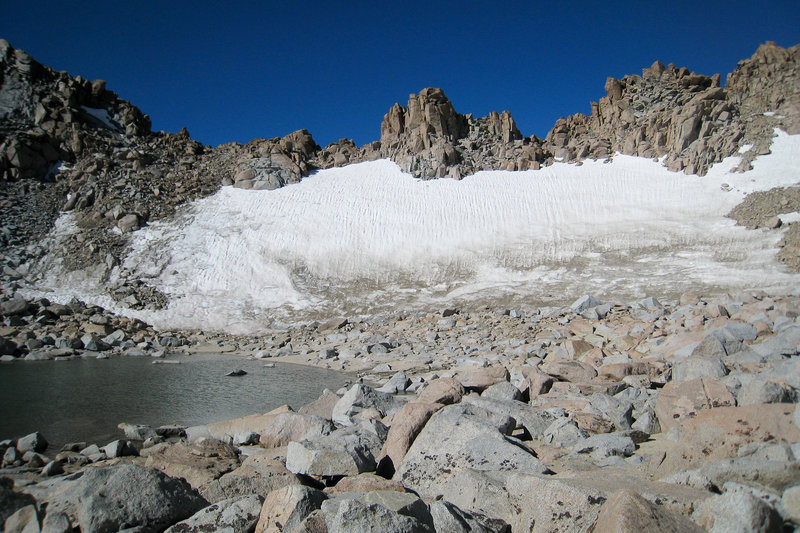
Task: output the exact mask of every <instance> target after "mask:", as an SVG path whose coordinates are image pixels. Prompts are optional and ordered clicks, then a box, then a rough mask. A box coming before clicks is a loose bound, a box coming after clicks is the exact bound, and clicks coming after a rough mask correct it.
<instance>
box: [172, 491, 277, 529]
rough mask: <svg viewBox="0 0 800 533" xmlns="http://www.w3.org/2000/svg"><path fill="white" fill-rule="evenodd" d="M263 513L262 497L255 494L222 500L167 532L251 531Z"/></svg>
mask: <svg viewBox="0 0 800 533" xmlns="http://www.w3.org/2000/svg"><path fill="white" fill-rule="evenodd" d="M260 515H261V498H259V497H258V496H256V495H255V494H251V495H249V496H239V497H236V498H231V499H229V500H222V501H220V502H217V503H215V504H213V505H209V506H208V507H206V508H204V509H201V510H200V511H198V512H197V513H195V514H194V515H192V516H190V517H189V518H187V519H186V520H183V521H181V522H178V523H177V524H175V525H174V526H172V527H170V528H169V529H167V531H166V532H165V533H205V532H207V531H225V532H226V533H250V532H251V531H253V529H255V527H256V524H257V523H258V518H259V516H260Z"/></svg>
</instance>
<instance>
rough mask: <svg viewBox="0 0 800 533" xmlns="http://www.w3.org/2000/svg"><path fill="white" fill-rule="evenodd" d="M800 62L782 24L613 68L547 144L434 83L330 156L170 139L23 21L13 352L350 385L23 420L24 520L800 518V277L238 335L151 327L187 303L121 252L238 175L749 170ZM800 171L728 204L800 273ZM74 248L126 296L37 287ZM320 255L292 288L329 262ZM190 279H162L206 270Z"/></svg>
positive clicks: (798, 81) (525, 526) (8, 527)
mask: <svg viewBox="0 0 800 533" xmlns="http://www.w3.org/2000/svg"><path fill="white" fill-rule="evenodd" d="M798 62H800V45H797V46H794V47H792V48H788V49H784V48H781V47H778V46H776V45H775V44H774V43H767V44H765V45H762V46H761V47H759V48H758V50H757V51H756V52H755V54H754V55H753V56H752V57H751V58H749V59H746V60H743V61H741V62H740V63H739V64H738V66H737V67H736V69H735V70H734V71H733V72H732V73H730V74H729V75H728V76H727V81H726V83H725V86H724V87H723V86H722V77H721V75H719V74H715V75H714V76H710V77H709V76H705V75H701V74H697V73H694V72H692V71H690V70H689V69H687V68H683V67H682V68H678V67H676V66H674V65H672V64H670V65H664V64H663V63H661V62H658V61H656V62H655V63H653V64H652V66H650V67H648V68H645V69H644V70H643V71H642V74H641V75H632V76H625V77H624V78H622V79H615V78H609V79H608V80H607V82H606V84H605V91H606V95H605V96H603V97H602V98H599V100H598V102H593V103H592V104H591V112H590V114H576V115H572V116H569V117H566V118H562V119H560V120H559V121H558V122H557V123H556V124H555V125H554V127H553V129H552V130H551V131H550V132H549V133H548V134H547V136H546V137H545V138H544V139H540V138H538V137H536V136H529V137H525V136H524V135H523V134H522V132H520V130H519V128H518V127H517V126H516V124H515V122H514V119H513V118H512V116H511V113H510V112H508V111H503V112H502V113H499V112H492V113H490V114H489V115H487V116H485V117H479V118H475V117H474V116H472V115H470V114H461V113H459V112H457V111H456V109H455V106H454V104H453V103H452V102H451V101H450V100H449V99H448V98H447V97H446V95H445V93H444V91H443V90H442V89H439V88H426V89H423V90H421V91H420V92H419V93H418V94H412V95H410V97H409V100H408V103H407V105H405V106H403V105H401V104H399V103H397V104H394V105H393V106H392V107H391V108H389V111H388V112H387V113H386V115H385V116H384V117H383V122H382V123H381V128H380V139H378V140H376V141H374V142H372V143H368V144H367V145H365V146H361V147H359V146H357V145H355V143H354V142H352V141H350V140H347V139H342V140H340V141H338V142H336V143H333V144H330V145H329V146H326V147H324V148H321V147H320V146H318V145H317V143H316V142H315V141H314V139H313V137H312V135H311V134H310V133H309V132H308V131H306V130H299V131H296V132H293V133H290V134H288V135H286V136H284V137H280V138H272V139H255V140H253V141H251V142H249V143H247V144H245V145H240V144H237V143H230V144H225V145H221V146H217V147H209V146H204V145H202V144H201V143H199V142H196V141H194V140H192V138H191V136H190V135H189V133H188V131H186V130H185V129H184V130H182V131H181V132H179V133H176V134H172V133H164V132H153V131H151V123H150V120H149V118H148V117H147V115H145V114H144V113H142V112H141V111H140V110H139V109H137V108H136V107H134V106H133V105H132V104H130V103H128V102H126V101H124V100H122V99H121V98H119V97H118V96H117V95H116V94H115V93H113V92H111V91H110V90H108V89H107V88H106V83H105V82H103V81H102V80H97V81H92V82H90V81H88V80H84V79H82V78H80V77H72V76H70V75H69V74H67V73H64V72H56V71H54V70H52V69H50V68H48V67H46V66H44V65H41V64H40V63H38V62H37V61H36V60H35V59H33V58H32V57H31V56H30V55H28V54H27V53H25V52H23V51H21V50H17V49H14V48H13V47H12V46H11V45H10V44H9V43H8V42H6V41H2V40H0V212H1V213H2V217H1V218H0V266H2V271H0V318H1V319H2V324H0V364H2V365H36V364H39V365H58V364H71V363H63V362H58V363H57V362H56V361H74V360H77V359H80V358H88V357H92V358H110V359H114V358H117V357H120V358H121V357H143V356H151V357H153V358H154V361H155V362H157V363H160V364H168V363H178V362H180V361H181V359H180V358H181V357H191V356H192V355H194V354H209V353H216V354H225V356H226V357H231V358H233V357H247V358H251V359H253V360H258V361H262V362H263V364H264V367H265V368H273V367H274V366H275V365H276V364H282V363H294V364H303V365H312V366H318V367H321V368H326V369H331V370H336V371H340V372H344V373H347V374H349V375H350V376H351V385H350V386H348V387H345V388H342V389H340V390H338V391H330V390H325V391H323V392H322V393H321V395H320V397H319V398H318V399H317V400H316V401H314V402H312V403H309V404H307V405H304V406H289V405H284V406H282V407H279V408H277V409H274V410H272V411H269V412H266V413H254V414H251V415H249V416H245V417H242V418H236V419H231V420H221V421H213V422H212V421H209V422H208V423H206V424H203V425H198V426H191V427H185V426H182V425H175V424H167V425H161V426H158V425H153V426H150V425H143V424H134V423H127V422H125V421H120V422H121V423H120V425H119V431H120V434H119V435H118V437H119V438H117V439H115V440H113V441H111V442H96V443H92V442H74V443H68V444H66V445H65V446H64V447H63V448H62V449H56V450H54V449H49V444H48V439H47V438H46V435H45V434H44V433H46V432H45V431H42V432H41V433H40V432H32V433H30V434H28V435H0V437H4V438H5V437H8V438H5V440H0V524H2V526H3V531H7V532H11V531H48V532H69V531H77V530H80V531H93V532H94V531H97V532H105V531H170V532H200V531H234V532H243V533H244V532H253V531H255V532H258V533H261V532H284V533H289V532H297V533H301V532H307V533H311V532H319V533H324V532H331V533H336V532H341V533H345V532H361V531H409V532H411V531H414V532H417V531H419V532H447V533H458V532H465V533H466V532H515V533H516V532H578V531H594V532H604V531H609V532H610V531H622V532H626V531H629V532H634V531H637V532H638V531H675V532H678V531H681V532H683V531H689V532H692V531H710V532H729V531H743V532H744V531H764V532H777V531H790V530H795V529H797V528H800V460H799V459H800V407H798V406H797V404H798V401H799V400H800V290H799V289H797V288H796V287H789V288H786V287H782V288H778V289H769V290H767V289H765V288H764V287H750V288H748V290H743V291H736V292H733V291H732V292H731V293H729V294H714V295H706V294H702V293H699V292H697V291H688V292H685V293H683V294H681V295H679V296H675V297H665V296H662V295H649V296H646V297H644V295H642V297H638V298H636V299H634V300H621V299H618V298H606V297H603V296H601V295H597V294H586V295H583V296H580V295H562V296H563V297H564V298H567V299H568V301H569V303H568V304H567V305H548V306H543V305H530V306H519V307H513V308H511V307H504V306H500V305H494V304H493V305H486V302H481V301H480V300H478V301H470V303H469V305H467V304H465V305H453V306H448V307H444V308H440V309H437V310H430V309H428V310H420V309H400V308H393V309H391V311H387V312H384V313H381V314H365V313H361V314H359V313H353V314H352V315H350V316H328V317H326V319H325V320H310V319H309V320H307V321H304V322H298V323H292V324H283V325H280V324H279V325H277V326H276V325H275V324H273V326H272V327H271V328H270V329H269V330H264V331H261V332H259V333H258V334H252V335H237V334H235V332H231V331H196V330H177V329H174V328H160V329H159V328H155V327H153V326H152V325H150V324H147V323H146V322H145V321H143V320H140V319H136V318H134V317H133V313H134V312H135V311H139V310H142V309H153V308H159V307H161V308H168V307H169V306H170V305H171V303H172V300H171V299H172V298H175V297H180V295H177V296H176V295H175V294H171V293H170V287H169V286H166V287H165V286H160V287H159V286H156V285H153V284H150V283H147V282H146V281H145V280H143V279H142V276H140V275H139V274H134V273H133V272H132V270H133V269H134V268H135V266H134V267H131V266H130V265H126V263H125V260H126V258H127V257H128V256H129V254H130V253H131V247H132V243H133V240H132V239H133V237H134V236H136V235H141V234H143V233H145V232H146V231H147V229H148V228H153V227H158V226H159V224H166V223H169V222H174V221H175V220H176V219H177V218H178V217H177V216H176V215H178V214H179V210H180V209H184V207H187V206H195V208H196V206H197V205H200V204H198V203H197V202H196V201H198V200H200V199H202V198H205V197H209V196H211V195H214V194H216V193H218V191H220V189H221V188H222V187H226V189H224V190H225V191H228V192H231V191H233V194H236V195H257V194H281V193H283V192H286V191H287V190H288V189H284V190H283V191H274V190H276V189H280V188H282V187H287V186H297V187H302V186H303V185H304V184H306V183H309V182H311V181H312V179H315V178H312V179H309V180H306V178H308V177H309V176H311V175H312V174H313V173H315V172H316V171H318V170H323V169H332V168H339V167H345V166H347V165H351V164H356V163H365V162H368V161H374V160H378V159H390V160H391V161H393V162H394V163H395V164H396V165H397V166H398V167H399V168H400V169H401V170H403V171H404V172H406V173H408V174H411V175H412V176H413V177H415V178H419V179H420V180H430V179H436V178H445V179H461V178H465V177H468V176H472V175H474V174H476V173H478V172H479V171H483V170H503V171H537V170H539V171H541V169H542V168H543V167H547V166H550V165H554V164H555V163H559V164H566V163H571V164H573V165H576V166H577V165H585V166H587V167H588V166H590V165H598V166H604V163H601V162H599V161H597V162H589V160H603V161H606V162H612V160H613V159H614V158H615V157H622V156H636V157H639V158H647V159H649V160H656V161H657V162H659V163H660V164H662V165H664V166H666V167H667V168H668V169H669V170H672V171H677V172H684V173H685V174H689V175H694V176H696V175H701V176H702V175H706V174H707V173H708V172H709V171H710V170H711V167H712V166H713V165H715V164H716V163H720V162H723V160H726V158H729V157H730V156H734V155H735V156H737V157H738V158H739V159H738V161H736V162H735V163H733V164H732V165H731V168H730V170H731V171H732V172H736V173H742V172H748V171H749V170H750V169H751V167H753V166H754V165H758V163H759V157H762V156H767V155H768V154H769V153H770V152H771V150H772V148H773V147H774V146H776V145H775V144H774V143H775V142H776V141H775V138H777V137H781V136H782V137H781V138H784V137H786V136H791V135H797V134H800V64H799V63H798ZM776 130H777V131H776ZM620 154H621V155H620ZM637 161H638V160H637ZM368 164H373V163H368ZM649 164H650V163H649ZM375 168H377V167H375ZM770 168H772V167H770ZM768 170H769V169H768ZM531 173H535V172H531ZM531 173H528V174H526V175H529V174H531ZM670 175H671V174H670ZM736 175H740V174H736ZM709 176H711V174H708V175H706V178H708V177H709ZM726 176H727V174H726ZM743 176H745V177H746V176H748V175H747V174H743ZM410 179H411V178H409V180H410ZM687 179H688V177H687ZM792 179H793V180H794V182H793V184H789V185H786V186H781V187H774V188H769V189H766V188H765V190H753V191H751V192H752V194H749V195H748V196H746V197H744V194H743V195H742V197H743V198H744V201H742V202H741V203H739V205H738V206H735V207H733V209H732V210H731V211H730V213H729V217H730V218H731V219H732V220H735V221H736V223H737V224H739V225H741V226H743V227H740V228H733V225H734V222H733V221H729V220H726V222H730V224H728V225H726V227H728V226H730V227H731V228H733V230H736V231H740V232H741V234H745V232H756V231H757V232H761V233H759V235H762V234H763V235H767V236H768V237H769V238H771V239H772V242H774V243H777V245H778V246H779V247H780V250H779V251H777V255H778V258H779V260H780V261H782V262H783V263H784V264H785V265H786V266H787V267H788V268H787V272H789V271H790V270H794V271H797V270H798V269H800V259H799V257H800V254H798V250H800V224H798V222H799V221H800V218H798V215H797V213H798V212H800V192H798V187H797V183H798V181H800V175H798V176H797V177H796V178H792ZM304 180H305V181H304ZM301 182H302V183H301ZM414 183H415V184H420V182H419V181H414ZM434 183H450V182H441V181H439V182H434ZM298 184H300V185H298ZM430 184H431V182H426V183H425V184H424V185H430ZM456 185H465V182H461V183H459V184H456ZM784 185H785V184H784ZM231 186H232V187H231ZM721 188H722V189H723V190H724V191H727V190H728V189H730V186H728V185H727V184H722V186H721ZM715 189H717V190H716V192H717V193H718V192H719V189H720V186H719V185H715ZM254 191H274V192H271V193H266V192H260V193H257V192H254ZM726 205H728V204H726ZM734 205H735V202H732V203H730V206H734ZM278 207H280V206H278ZM369 207H371V206H367V207H366V208H369ZM358 208H362V206H359V207H358ZM366 208H365V209H366ZM726 209H727V207H726ZM181 213H182V216H189V217H191V216H193V214H194V215H196V214H197V213H196V212H194V213H193V212H192V211H182V212H181ZM187 213H188V215H187ZM382 215H383V213H377V214H376V215H375V216H376V217H379V216H382ZM496 216H497V217H502V216H503V213H497V214H496ZM66 219H68V220H69V221H70V225H67V224H66V223H65V222H64V220H66ZM786 225H788V226H789V228H788V229H787V228H786V227H785V226H786ZM744 228H747V229H744ZM704 229H705V228H704ZM558 230H559V228H552V231H553V232H554V233H557V232H558ZM236 231H237V228H235V227H233V228H232V232H236ZM298 231H299V230H298ZM779 232H781V233H779ZM53 235H58V236H59V237H60V238H59V239H49V238H48V237H49V236H53ZM287 240H289V241H290V240H291V238H290V237H287ZM772 242H771V243H770V246H772ZM54 243H55V244H54ZM226 244H227V243H224V242H220V243H217V245H218V246H219V247H224V246H225V245H226ZM714 244H715V245H718V247H719V248H723V247H724V246H726V245H727V241H725V242H722V239H720V242H715V243H714ZM335 245H336V243H333V244H331V246H335ZM591 245H592V246H598V248H597V249H599V250H602V248H601V247H600V244H598V243H596V242H592V243H591ZM587 246H589V245H587ZM652 247H653V249H654V250H655V251H654V252H653V253H654V254H655V253H669V250H667V251H666V252H665V251H664V250H663V249H660V248H658V246H657V244H654V245H652ZM592 250H594V248H592ZM245 252H246V251H245ZM352 252H353V253H354V254H355V253H356V252H358V250H352ZM705 252H706V253H709V254H711V255H714V254H716V253H718V254H719V255H721V256H723V260H722V261H721V263H719V264H718V267H717V268H718V270H715V271H714V272H713V273H712V274H711V275H712V276H716V275H719V276H725V275H727V271H725V269H724V262H725V261H733V260H734V259H732V258H730V257H729V256H728V255H726V254H730V255H736V254H737V253H740V252H737V251H736V250H734V251H733V252H730V251H724V252H723V251H722V250H717V249H712V250H711V251H710V252H709V251H707V250H706V251H705ZM244 255H245V256H246V254H244ZM278 255H279V254H278ZM388 255H390V254H388ZM597 255H602V252H598V254H597ZM652 257H653V256H645V257H644V258H642V259H641V261H642V262H646V261H648V260H649V259H648V258H650V259H652ZM251 259H252V258H251V257H249V256H246V260H244V262H245V263H246V264H247V265H255V266H252V267H251V270H257V269H258V263H257V261H255V260H253V262H252V263H251V262H250V260H251ZM280 259H281V260H282V261H284V262H287V263H288V262H291V261H290V260H289V259H284V258H283V257H280ZM198 260H199V259H198ZM720 264H721V265H722V266H719V265H720ZM53 265H57V266H58V268H60V269H62V270H63V271H64V272H69V273H71V274H75V275H82V274H85V273H88V272H94V273H97V279H100V280H101V281H102V283H103V284H104V285H103V290H104V291H105V292H104V293H103V297H102V299H101V300H102V303H103V304H104V305H96V304H97V302H94V303H86V302H82V301H79V300H77V299H74V298H73V299H69V298H67V301H63V302H59V301H56V299H62V300H63V296H64V295H62V294H56V295H54V297H53V298H52V299H51V298H49V297H43V295H42V294H37V293H36V292H35V289H36V279H35V278H36V276H38V275H41V273H42V270H47V269H49V268H51V267H52V266H53ZM294 267H295V269H296V270H298V271H300V275H298V276H297V277H295V278H294V279H293V280H292V282H291V283H289V285H291V287H290V288H291V289H292V290H295V289H298V288H302V287H300V286H301V285H302V284H303V283H304V281H305V280H306V279H307V278H305V277H304V276H303V274H304V273H303V266H302V265H299V266H298V265H294ZM512 267H513V265H512ZM171 268H172V267H169V266H168V265H167V263H166V262H160V263H159V262H156V264H155V266H154V267H153V270H158V271H159V273H161V272H162V271H169V272H168V275H170V276H179V275H180V274H181V273H180V272H178V270H177V269H175V270H174V272H173V271H171V270H170V269H171ZM112 272H113V273H114V275H113V276H112ZM505 273H506V275H514V274H515V272H513V268H509V269H507V270H506V271H505ZM151 274H152V273H151ZM787 275H790V274H787ZM264 279H265V280H267V281H264V280H261V281H263V282H264V283H267V282H272V281H271V279H268V278H264ZM789 279H796V278H789ZM326 282H327V283H328V284H329V285H330V287H329V288H331V290H333V291H336V290H340V288H339V287H337V286H335V284H334V282H333V281H331V280H326ZM380 282H381V279H380V278H379V277H377V276H376V279H375V280H372V281H371V283H373V284H374V285H375V286H377V285H379V284H380ZM197 283H200V281H197ZM372 287H373V286H372V285H370V286H369V288H372ZM313 289H314V290H316V289H318V287H313ZM312 292H313V291H312ZM421 292H424V291H421ZM453 292H454V293H456V292H458V291H453ZM67 296H69V295H67ZM112 307H113V308H115V309H117V310H122V311H123V312H122V313H115V312H113V311H112V310H111V308H112ZM211 312H212V313H213V312H214V310H211ZM34 361H36V362H34ZM108 363H109V364H114V361H113V360H111V361H108ZM185 366H188V365H185ZM159 368H163V367H159ZM2 370H3V367H2V366H0V375H2ZM246 374H247V372H246V371H244V370H237V371H233V372H231V373H229V374H228V375H229V376H233V377H230V378H228V377H223V378H222V379H231V380H241V379H246V377H247V376H246ZM163 422H164V423H167V422H169V421H163Z"/></svg>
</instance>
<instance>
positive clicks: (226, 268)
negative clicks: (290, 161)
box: [41, 132, 800, 332]
mask: <svg viewBox="0 0 800 533" xmlns="http://www.w3.org/2000/svg"><path fill="white" fill-rule="evenodd" d="M798 161H800V136H788V135H787V134H785V133H781V132H778V133H777V136H776V137H775V139H774V142H773V145H772V154H771V155H767V156H762V157H759V158H758V159H757V160H755V161H754V163H753V167H754V168H753V170H751V171H749V172H746V173H739V174H737V173H731V172H730V170H731V169H733V168H734V167H735V166H736V165H737V164H738V162H739V160H738V158H736V157H733V158H729V159H727V160H725V161H723V162H722V163H720V164H718V165H716V166H714V167H713V168H712V169H711V171H710V172H709V174H708V175H707V176H705V177H698V176H686V175H684V174H678V173H672V172H669V171H667V170H666V169H665V168H664V167H662V166H660V165H659V164H658V163H656V162H654V161H652V160H649V159H643V158H636V157H632V156H624V155H616V156H615V157H614V160H613V162H608V163H603V162H599V161H585V162H584V164H583V165H581V166H576V165H569V164H565V163H556V164H554V165H552V166H550V167H546V168H543V169H541V170H537V171H527V172H506V171H493V172H479V173H478V174H476V175H474V176H470V177H467V178H465V179H463V180H461V181H453V180H449V179H438V180H431V181H421V180H417V179H414V178H412V177H411V176H409V175H407V174H404V173H403V172H401V171H400V169H399V168H398V167H397V166H396V165H395V164H394V163H392V162H390V161H385V160H383V161H373V162H368V163H361V164H357V165H350V166H347V167H343V168H334V169H329V170H324V171H320V172H317V173H316V174H314V175H312V176H309V177H308V178H306V179H304V180H303V181H302V182H300V183H299V184H296V185H291V186H288V187H284V188H281V189H276V190H273V191H252V190H241V189H235V188H232V187H223V188H222V189H221V190H220V191H219V192H218V193H216V194H215V195H213V196H211V197H208V198H205V199H202V200H199V201H196V202H194V203H192V204H191V205H190V206H188V207H187V208H185V209H184V210H183V211H182V212H181V213H180V214H179V215H178V216H177V217H176V218H175V219H174V220H172V221H169V222H157V223H153V224H151V225H150V226H148V227H145V228H142V229H141V230H139V231H137V232H135V233H133V234H132V236H131V253H130V254H129V256H128V258H127V261H126V262H125V265H124V266H125V268H127V269H128V270H130V271H131V272H134V273H135V274H136V276H138V277H139V278H140V279H142V280H143V281H145V282H147V283H149V284H151V285H154V286H156V287H157V288H158V289H160V290H162V291H163V292H165V293H166V294H167V295H168V296H169V297H170V301H171V303H170V305H169V307H168V308H167V309H165V310H161V311H149V312H134V311H127V314H129V315H133V316H137V317H139V318H142V319H145V320H148V321H150V322H151V323H154V324H155V325H156V326H159V327H196V328H205V329H222V330H227V331H233V332H242V331H252V330H258V329H261V328H265V327H266V326H268V325H269V323H270V322H271V321H273V320H280V321H295V320H296V321H306V320H310V319H313V318H317V317H321V316H325V315H330V314H334V313H336V314H340V313H342V314H360V313H366V312H377V311H383V310H389V309H394V308H398V309H402V310H409V309H413V308H420V307H430V306H439V305H446V304H453V303H456V304H457V303H459V302H464V301H469V300H475V299H482V300H495V301H497V302H503V303H508V304H509V305H510V304H512V303H513V304H517V303H525V302H531V303H534V304H543V303H545V304H546V303H548V302H564V301H567V300H570V299H574V298H575V297H577V296H580V295H581V294H585V293H594V294H596V295H598V296H601V295H608V296H614V297H625V298H627V297H631V298H633V297H641V296H645V295H647V294H657V295H663V294H678V293H680V292H682V291H685V290H690V289H692V290H706V289H707V290H709V291H711V290H728V289H732V288H740V287H759V288H764V289H775V288H786V287H792V286H796V284H797V282H798V280H800V276H798V275H796V274H791V273H788V272H786V271H785V270H784V269H783V267H782V266H781V265H780V264H779V263H778V262H777V260H776V259H775V252H776V250H775V248H774V247H775V244H776V242H777V240H778V239H779V238H780V234H779V233H778V232H764V231H751V230H746V229H745V228H743V227H740V226H736V225H735V223H734V221H732V220H730V219H728V218H726V217H725V214H726V213H727V212H729V211H730V209H732V208H733V207H734V206H735V205H736V204H738V203H739V202H740V201H741V200H742V199H743V198H744V196H745V194H747V193H749V192H752V191H755V190H764V189H770V188H773V187H777V186H787V185H793V184H794V183H795V182H796V181H797V179H798V174H797V172H796V169H797V162H798ZM723 183H727V184H729V186H730V189H729V192H725V191H723V190H721V186H722V184H723ZM68 217H69V216H68V215H67V217H65V218H64V219H62V221H60V222H59V224H60V227H61V230H60V231H62V232H64V231H66V229H65V228H68V226H69V224H70V222H69V219H68ZM48 270H49V271H50V272H51V276H50V278H49V279H47V280H45V282H43V283H42V284H41V287H42V288H49V289H52V290H55V291H56V292H57V293H60V294H69V295H74V296H79V297H82V298H84V299H89V300H90V301H93V302H95V303H101V302H99V301H98V298H100V296H99V292H98V289H97V280H96V279H93V277H92V276H93V275H92V274H91V273H89V274H82V273H81V274H75V273H73V274H70V275H69V276H65V275H64V274H63V273H60V270H59V269H58V268H48ZM49 297H51V298H52V296H49ZM107 300H108V299H107V298H103V304H104V305H107V306H109V307H112V308H114V309H115V310H117V309H118V308H117V306H116V305H115V304H113V302H108V301H107Z"/></svg>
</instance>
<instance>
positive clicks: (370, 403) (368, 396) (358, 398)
mask: <svg viewBox="0 0 800 533" xmlns="http://www.w3.org/2000/svg"><path fill="white" fill-rule="evenodd" d="M404 403H405V402H404V401H403V400H400V399H398V398H395V397H394V396H392V395H391V394H386V393H385V392H378V391H377V390H375V389H373V388H372V387H369V386H367V385H362V384H360V383H356V384H355V385H353V386H352V387H350V390H348V391H347V392H346V393H345V394H344V396H342V397H341V399H339V401H338V402H336V405H335V406H334V407H333V413H332V414H333V420H334V422H336V423H339V424H345V425H347V424H350V423H351V422H350V418H351V417H353V416H355V415H357V414H358V413H360V412H361V411H363V410H364V409H370V408H372V409H375V410H377V411H378V412H379V413H380V415H381V416H387V415H393V414H395V413H397V412H398V411H399V410H400V408H401V407H403V404H404Z"/></svg>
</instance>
